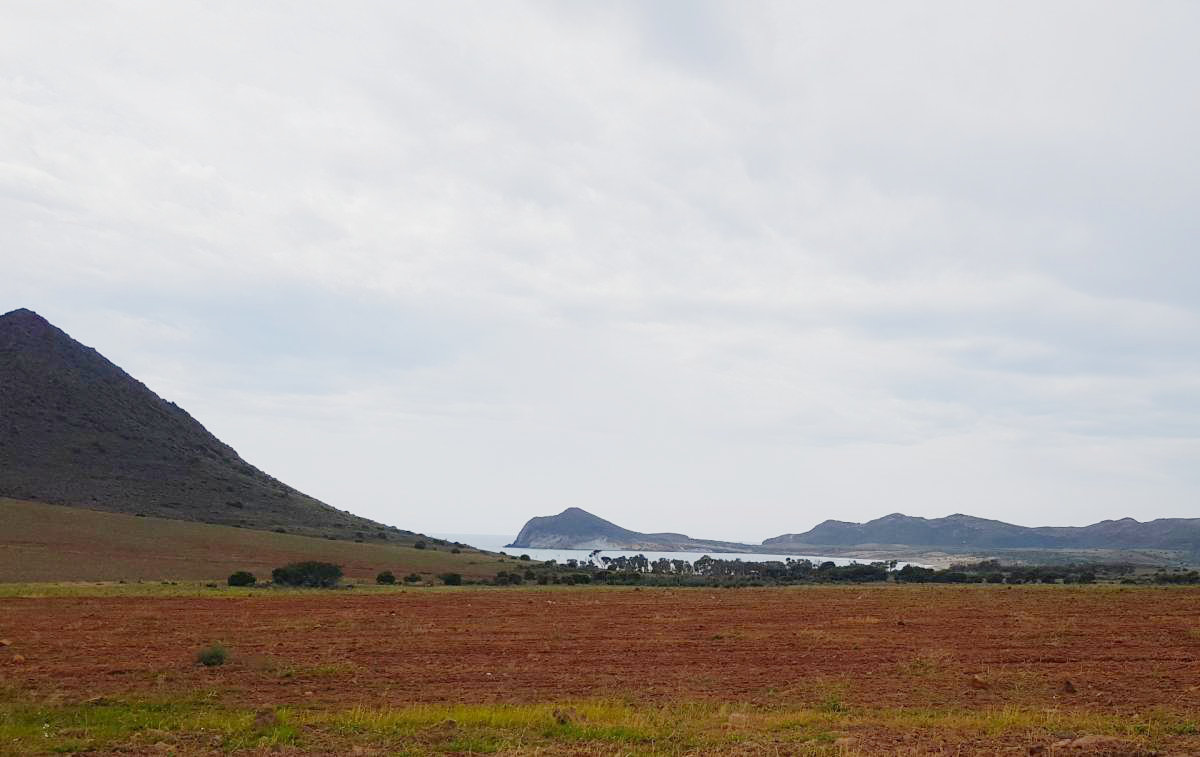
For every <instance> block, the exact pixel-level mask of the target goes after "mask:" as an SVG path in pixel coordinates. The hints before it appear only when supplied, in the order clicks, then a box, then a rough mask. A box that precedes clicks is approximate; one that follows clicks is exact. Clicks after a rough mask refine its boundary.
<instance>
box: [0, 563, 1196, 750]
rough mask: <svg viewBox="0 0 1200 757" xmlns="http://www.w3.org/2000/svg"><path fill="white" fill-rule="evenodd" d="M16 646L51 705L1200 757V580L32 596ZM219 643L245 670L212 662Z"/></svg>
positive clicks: (6, 626)
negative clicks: (574, 716)
mask: <svg viewBox="0 0 1200 757" xmlns="http://www.w3.org/2000/svg"><path fill="white" fill-rule="evenodd" d="M0 638H2V639H6V640H9V641H10V642H11V644H10V645H9V646H7V647H4V648H2V649H0V663H3V664H0V671H3V672H2V673H0V677H2V678H0V681H2V682H3V684H5V685H7V688H8V690H9V691H10V693H11V694H12V696H15V697H20V698H23V699H25V700H27V701H31V702H33V701H40V702H44V701H50V702H66V703H70V702H78V701H82V700H86V699H88V698H93V697H97V696H105V697H113V698H125V699H129V698H131V697H134V698H138V697H141V698H147V699H153V698H160V699H161V698H164V697H166V698H171V697H175V698H178V697H184V696H189V695H192V694H194V693H195V692H208V693H209V696H211V697H213V698H215V699H217V700H219V701H220V702H222V703H223V704H224V705H227V706H230V707H241V708H250V709H261V708H278V707H284V706H286V707H290V708H293V709H294V710H297V711H309V710H314V709H315V710H321V709H324V710H329V709H346V708H352V707H355V706H362V707H369V708H375V709H379V708H403V707H410V706H412V705H413V704H414V703H431V704H438V703H453V704H498V705H528V704H538V703H556V702H588V701H597V700H605V701H611V700H618V701H621V702H624V703H627V704H628V705H629V706H632V707H635V708H636V707H642V706H655V705H659V704H662V703H665V702H672V703H678V702H697V703H700V704H703V705H704V706H706V707H710V708H711V707H717V706H725V707H726V709H727V706H728V705H730V704H735V705H738V706H741V707H744V708H745V711H746V712H747V713H750V714H751V715H754V714H755V713H759V714H761V713H779V712H786V711H788V709H789V708H792V709H798V710H799V709H803V710H805V711H815V712H828V713H829V714H830V717H831V719H832V720H837V719H838V714H839V713H859V714H860V715H862V714H863V713H876V714H879V717H877V718H875V720H874V721H871V722H872V723H874V724H873V725H871V724H865V725H863V726H862V728H861V729H857V728H856V727H855V724H854V722H851V721H846V722H845V723H843V725H845V728H843V730H845V731H846V733H849V734H851V736H849V738H853V739H855V741H854V742H853V743H857V744H858V745H859V746H858V748H859V749H860V750H863V751H865V752H866V753H871V752H874V751H877V750H886V749H890V748H894V747H897V745H899V744H902V743H903V744H905V745H907V746H910V747H912V748H915V749H918V750H920V749H924V748H928V749H930V750H932V749H935V748H939V749H940V748H942V747H947V748H949V747H948V746H947V745H949V746H953V745H954V744H959V745H962V744H974V745H975V746H976V747H978V749H980V750H986V749H991V748H995V749H1001V748H1013V749H1018V748H1019V749H1024V748H1025V747H1026V746H1030V745H1034V746H1036V744H1037V743H1041V742H1042V741H1046V742H1047V743H1050V742H1053V741H1054V740H1055V739H1056V737H1057V736H1061V737H1063V738H1067V737H1071V736H1078V735H1080V734H1079V733H1078V732H1072V733H1068V734H1065V735H1064V734H1061V733H1059V734H1057V735H1056V734H1054V733H1050V732H1045V733H1043V731H1047V729H1046V728H1040V727H1039V726H1038V725H1037V723H1036V722H1034V721H1035V720H1036V718H1034V717H1033V715H1029V717H1028V718H1027V719H1028V722H1026V721H1024V720H1020V722H1016V723H1015V724H1013V725H1012V727H1008V728H999V727H997V728H991V730H992V731H993V732H992V733H991V734H990V735H989V734H988V733H986V731H987V730H988V728H989V727H985V726H984V725H980V726H979V727H978V728H975V726H971V725H970V724H968V725H966V726H964V728H966V730H965V731H964V730H962V729H961V728H959V729H957V730H954V729H952V730H951V731H946V730H945V728H942V729H940V730H939V729H938V727H936V725H935V726H934V727H933V728H932V730H931V729H930V728H915V729H914V728H909V727H908V726H907V725H905V722H906V721H905V720H904V718H903V717H899V718H896V717H892V716H889V717H891V721H895V723H894V724H893V725H887V723H886V722H884V721H888V722H891V721H889V718H888V717H884V716H883V715H882V714H881V713H893V715H894V714H895V713H904V712H914V713H915V712H923V713H971V712H974V713H1002V712H1006V711H1007V712H1010V713H1014V715H1013V717H1018V715H1016V714H1015V713H1027V714H1028V713H1041V714H1045V713H1060V714H1061V713H1066V714H1069V715H1070V716H1071V717H1074V718H1076V720H1081V719H1082V721H1081V722H1089V723H1095V724H1097V726H1096V727H1097V728H1099V727H1101V726H1103V727H1105V728H1107V731H1108V733H1109V734H1110V735H1113V734H1114V733H1115V735H1117V736H1120V737H1122V738H1129V739H1132V741H1131V742H1130V743H1131V744H1138V745H1140V746H1138V748H1150V747H1156V748H1164V749H1167V750H1168V751H1173V752H1177V753H1200V738H1198V737H1197V736H1196V727H1197V726H1198V725H1200V709H1198V703H1200V591H1196V590H1189V589H1154V588H1123V587H1122V588H1116V587H1080V588H1070V587H1062V586H1058V587H1012V588H1007V587H991V586H987V587H984V586H968V587H945V586H943V587H932V586H929V587H896V586H888V587H866V588H858V587H828V588H826V587H805V588H790V589H745V590H664V589H645V590H636V589H573V590H567V589H564V590H531V589H507V590H506V589H486V590H462V591H450V590H437V591H434V590H409V591H403V592H401V591H396V592H392V593H385V594H369V595H368V594H362V595H357V596H356V595H354V593H353V592H326V593H322V592H313V593H308V594H303V593H302V594H286V595H279V596H275V595H263V596H249V597H226V596H215V597H212V598H208V597H63V598H42V599H26V598H15V599H4V600H0ZM212 642H221V643H222V644H224V645H225V646H226V647H227V648H228V649H229V651H230V655H231V659H230V661H229V662H228V663H227V664H225V665H223V666H221V667H215V668H204V667H202V666H198V665H196V664H195V662H194V656H195V653H196V650H198V649H199V648H200V647H202V646H204V645H206V644H209V643H212ZM17 655H20V657H22V658H23V662H12V659H14V658H15V656H17ZM4 658H9V659H4ZM722 712H724V710H722ZM747 717H749V715H748V716H747ZM1039 717H1040V715H1039ZM1089 718H1090V720H1089ZM968 720H969V718H968ZM1018 720H1019V718H1018ZM746 722H747V723H751V722H752V721H749V720H748V721H746ZM831 722H832V721H831ZM865 722H866V721H864V723H865ZM964 722H965V721H964ZM980 722H982V721H980ZM881 723H882V724H881ZM1140 723H1145V724H1146V725H1145V727H1144V728H1139V727H1138V724H1140ZM1105 724H1107V725H1105ZM836 726H837V724H836V723H835V724H834V727H836ZM1039 728H1040V730H1039ZM979 730H982V731H984V733H982V734H981V733H977V732H976V731H979ZM859 731H861V732H859ZM1148 737H1152V738H1150V741H1152V742H1153V743H1149V742H1148V741H1147V738H1148ZM980 739H982V740H980ZM1060 740H1061V739H1060ZM766 743H772V742H766ZM820 743H821V742H820V739H818V740H817V741H815V742H814V744H816V745H820ZM848 744H849V742H845V741H843V742H840V746H839V750H841V751H846V750H847V749H849V748H850V747H849V746H848ZM1147 744H1149V746H1147ZM872 745H874V746H872ZM885 745H890V746H886V747H885ZM922 745H924V746H922ZM777 746H778V745H777ZM585 747H586V745H585V746H584V747H581V748H585ZM772 748H774V747H772ZM1064 748H1065V747H1064ZM1132 748H1133V747H1131V749H1132ZM764 749H767V747H765V746H764ZM973 749H974V747H972V748H970V749H967V751H968V752H971V751H973ZM585 751H586V748H585ZM600 751H603V750H602V749H601V750H600ZM634 751H636V749H635V750H634ZM784 751H785V752H786V751H787V750H786V749H785V750H784ZM1064 753H1078V752H1064ZM1129 753H1135V752H1129Z"/></svg>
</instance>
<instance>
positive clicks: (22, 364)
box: [0, 310, 394, 540]
mask: <svg viewBox="0 0 1200 757" xmlns="http://www.w3.org/2000/svg"><path fill="white" fill-rule="evenodd" d="M0 496H8V497H13V498H16V499H25V500H40V501H42V502H51V503H57V504H65V505H75V506H79V507H87V508H91V509H96V510H108V511H112V512H120V513H131V514H139V513H141V514H145V515H154V516H159V517H163V518H174V519H179V520H191V521H200V522H204V523H219V524H225V525H240V526H244V527H248V528H259V529H273V530H274V529H285V530H287V531H289V532H293V533H305V534H324V535H334V536H339V537H342V538H356V532H358V533H361V534H362V535H363V537H362V538H373V539H379V540H383V539H385V538H387V537H388V531H386V530H385V527H383V526H382V525H381V524H378V523H375V522H373V521H370V520H367V519H365V518H360V517H357V516H354V515H350V514H349V513H345V512H343V511H341V510H337V509H335V508H333V507H330V506H329V505H327V504H325V503H323V502H320V501H318V500H316V499H313V498H312V497H309V496H308V495H306V494H303V493H301V492H299V491H296V490H295V489H293V488H291V487H290V486H287V485H286V484H284V483H282V482H280V481H277V480H276V479H274V478H272V477H271V476H269V475H267V474H266V473H263V472H262V471H260V470H259V469H257V468H255V467H254V466H252V465H250V464H249V463H247V462H246V461H245V460H243V459H242V458H241V457H240V456H239V455H238V454H237V452H235V451H234V450H233V449H232V448H230V447H229V446H228V445H226V444H224V443H223V442H221V441H220V440H219V439H217V438H216V437H215V436H213V435H212V434H211V433H209V432H208V431H207V430H206V429H205V428H204V426H202V425H200V424H199V423H198V422H197V421H196V420H195V419H193V418H192V417H191V416H190V415H188V414H187V413H186V412H185V411H184V410H183V409H182V408H179V407H177V406H176V405H175V404H174V403H172V402H167V401H165V400H163V399H162V398H160V397H159V396H158V395H156V394H155V393H154V392H152V391H150V390H149V389H148V388H146V386H144V385H143V384H142V383H141V382H139V381H137V380H135V379H134V378H132V377H131V376H129V375H128V374H126V373H125V372H124V371H122V370H121V369H120V368H118V367H117V366H116V365H113V364H112V363H111V362H109V361H108V360H106V359H105V358H104V356H102V355H101V354H100V353H98V352H96V351H95V350H94V349H91V348H89V347H85V346H84V345H82V344H80V343H79V342H76V341H75V340H74V339H72V338H71V337H69V336H67V335H66V334H65V333H63V332H62V331H60V330H59V329H57V328H55V327H54V326H53V325H51V324H50V323H49V322H47V321H46V320H45V319H44V318H42V317H41V316H39V315H38V314H36V313H34V312H31V311H29V310H14V311H13V312H11V313H7V314H6V315H3V316H0ZM392 530H393V531H394V529H392Z"/></svg>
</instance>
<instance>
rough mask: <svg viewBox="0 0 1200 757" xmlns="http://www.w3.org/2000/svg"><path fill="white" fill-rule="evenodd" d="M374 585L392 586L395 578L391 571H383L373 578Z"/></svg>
mask: <svg viewBox="0 0 1200 757" xmlns="http://www.w3.org/2000/svg"><path fill="white" fill-rule="evenodd" d="M375 583H377V584H394V583H396V576H395V575H394V574H393V573H392V571H390V570H385V571H383V572H382V573H380V574H379V575H377V576H375Z"/></svg>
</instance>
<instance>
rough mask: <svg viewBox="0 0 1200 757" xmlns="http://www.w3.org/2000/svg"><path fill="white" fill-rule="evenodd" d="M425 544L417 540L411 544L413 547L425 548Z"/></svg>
mask: <svg viewBox="0 0 1200 757" xmlns="http://www.w3.org/2000/svg"><path fill="white" fill-rule="evenodd" d="M425 547H426V544H425V542H423V541H418V542H415V543H414V544H413V548H414V549H425Z"/></svg>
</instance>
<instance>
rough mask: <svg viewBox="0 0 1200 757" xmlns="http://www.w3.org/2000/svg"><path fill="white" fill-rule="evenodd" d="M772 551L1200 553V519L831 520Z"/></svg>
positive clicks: (783, 539)
mask: <svg viewBox="0 0 1200 757" xmlns="http://www.w3.org/2000/svg"><path fill="white" fill-rule="evenodd" d="M763 544H764V545H765V546H770V547H798V546H801V545H828V546H852V545H866V544H904V545H915V546H924V547H954V548H973V549H982V548H987V549H1026V548H1039V549H1165V550H1181V551H1185V552H1200V518H1164V519H1161V520H1152V521H1149V522H1146V523H1139V522H1138V521H1136V520H1134V519H1133V518H1123V519H1121V520H1106V521H1102V522H1100V523H1095V524H1093V525H1090V526H1078V527H1076V526H1043V527H1038V528H1029V527H1025V526H1014V525H1012V524H1011V523H1003V522H1001V521H998V520H987V519H985V518H975V517H972V516H970V515H960V514H955V515H949V516H947V517H945V518H915V517H912V516H908V515H901V514H900V513H894V514H892V515H887V516H884V517H882V518H878V519H876V520H872V521H868V522H867V523H847V522H845V521H838V520H827V521H825V522H824V523H821V524H820V525H818V526H816V527H815V528H813V529H812V530H811V531H806V532H804V533H802V534H784V535H783V536H776V537H775V538H773V539H766V540H765V541H763Z"/></svg>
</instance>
